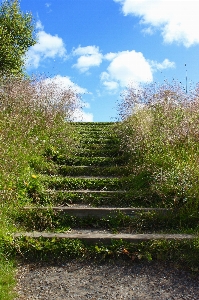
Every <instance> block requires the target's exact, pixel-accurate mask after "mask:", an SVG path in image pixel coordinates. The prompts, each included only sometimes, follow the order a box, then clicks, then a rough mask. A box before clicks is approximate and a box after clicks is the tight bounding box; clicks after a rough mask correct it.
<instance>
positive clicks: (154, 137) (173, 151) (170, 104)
mask: <svg viewBox="0 0 199 300" xmlns="http://www.w3.org/2000/svg"><path fill="white" fill-rule="evenodd" d="M119 110H120V116H121V118H122V120H123V122H122V123H121V125H120V130H119V131H120V133H121V138H122V140H123V145H124V146H125V147H127V149H128V151H129V153H130V157H131V161H130V162H129V166H130V167H131V168H132V175H133V176H134V178H135V180H136V179H138V178H139V181H140V185H141V184H142V182H144V181H145V183H146V178H144V177H143V176H140V174H143V172H144V173H146V172H147V173H148V179H149V180H148V193H149V196H150V194H153V193H155V194H156V195H158V196H159V199H162V200H161V201H162V203H160V206H161V205H166V206H168V207H171V208H176V207H181V208H182V207H183V208H184V209H185V210H186V211H189V213H196V212H198V208H199V188H198V187H199V185H198V178H199V165H198V158H199V118H198V112H199V85H196V87H195V88H194V89H192V90H191V91H190V92H189V94H186V93H185V91H184V89H183V87H182V85H181V84H180V83H177V82H175V81H173V82H172V84H169V83H168V82H165V83H164V84H163V85H157V84H153V85H149V86H145V87H144V88H140V90H138V89H135V88H134V87H129V88H128V89H127V90H126V91H125V92H124V94H123V98H122V101H121V103H120V107H119ZM142 177H143V178H142ZM187 217H188V216H187Z"/></svg>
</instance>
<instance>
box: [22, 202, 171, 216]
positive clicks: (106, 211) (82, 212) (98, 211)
mask: <svg viewBox="0 0 199 300" xmlns="http://www.w3.org/2000/svg"><path fill="white" fill-rule="evenodd" d="M23 209H24V210H52V211H56V212H57V211H58V212H62V213H66V214H67V215H72V216H77V217H87V216H93V217H99V218H100V217H104V216H107V215H113V216H114V215H117V214H118V213H123V214H126V215H128V216H135V215H136V214H137V213H139V212H152V211H153V212H157V213H163V214H166V213H168V211H169V209H166V208H138V207H135V208H133V207H132V208H129V207H128V208H126V207H125V208H123V207H122V208H120V207H99V208H98V207H85V206H84V207H82V206H79V207H78V206H77V205H75V206H74V207H73V206H72V205H69V206H53V207H48V206H41V207H37V206H25V207H24V208H23Z"/></svg>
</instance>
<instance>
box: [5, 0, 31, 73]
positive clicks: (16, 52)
mask: <svg viewBox="0 0 199 300" xmlns="http://www.w3.org/2000/svg"><path fill="white" fill-rule="evenodd" d="M35 43H36V39H35V38H34V25H33V22H32V15H31V14H30V13H23V12H22V11H21V10H20V5H19V1H18V0H3V3H2V4H1V6H0V72H1V73H3V74H14V75H18V74H23V67H24V63H25V53H26V52H27V50H28V48H29V47H31V46H33V45H34V44H35Z"/></svg>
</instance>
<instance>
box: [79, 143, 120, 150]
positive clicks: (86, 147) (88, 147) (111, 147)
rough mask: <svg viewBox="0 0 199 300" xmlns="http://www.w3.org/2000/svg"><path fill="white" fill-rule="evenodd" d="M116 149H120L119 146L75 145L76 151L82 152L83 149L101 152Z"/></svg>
mask: <svg viewBox="0 0 199 300" xmlns="http://www.w3.org/2000/svg"><path fill="white" fill-rule="evenodd" d="M116 147H118V148H119V147H120V144H119V143H118V144H106V143H104V144H103V143H101V144H100V143H89V144H87V143H81V144H79V145H77V147H76V149H77V150H79V149H80V150H82V149H83V150H84V149H90V150H98V149H100V150H101V149H103V150H110V149H115V148H116Z"/></svg>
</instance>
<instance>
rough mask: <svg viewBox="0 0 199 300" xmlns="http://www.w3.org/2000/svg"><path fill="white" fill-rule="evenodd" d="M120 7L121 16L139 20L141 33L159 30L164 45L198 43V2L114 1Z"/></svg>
mask: <svg viewBox="0 0 199 300" xmlns="http://www.w3.org/2000/svg"><path fill="white" fill-rule="evenodd" d="M114 1H115V2H119V3H121V5H122V11H123V13H124V15H128V14H132V15H134V16H137V17H140V18H141V21H140V23H141V24H143V25H145V26H146V27H145V29H144V32H145V33H149V34H151V33H152V32H153V29H158V30H160V31H161V34H162V36H163V39H164V42H166V43H173V42H176V43H181V44H183V45H184V46H186V47H190V46H191V45H194V44H198V43H199V31H198V30H197V28H198V27H199V18H198V1H197V0H183V1H182V0H158V1H157V0H114Z"/></svg>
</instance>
